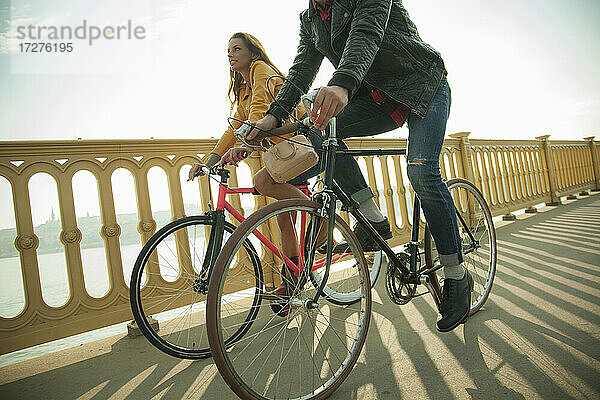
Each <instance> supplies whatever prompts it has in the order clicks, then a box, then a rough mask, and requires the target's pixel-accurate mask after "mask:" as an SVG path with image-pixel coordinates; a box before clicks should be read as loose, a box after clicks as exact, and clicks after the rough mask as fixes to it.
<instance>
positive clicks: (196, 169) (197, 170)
mask: <svg viewBox="0 0 600 400" xmlns="http://www.w3.org/2000/svg"><path fill="white" fill-rule="evenodd" d="M220 159H221V157H220V156H219V155H218V154H215V153H210V154H209V155H208V158H206V160H205V162H204V163H203V164H201V163H195V164H192V168H190V172H189V173H188V181H193V180H194V178H195V177H197V176H203V175H204V171H202V167H206V168H208V169H210V168H212V167H214V166H215V164H216V163H218V162H219V160H220Z"/></svg>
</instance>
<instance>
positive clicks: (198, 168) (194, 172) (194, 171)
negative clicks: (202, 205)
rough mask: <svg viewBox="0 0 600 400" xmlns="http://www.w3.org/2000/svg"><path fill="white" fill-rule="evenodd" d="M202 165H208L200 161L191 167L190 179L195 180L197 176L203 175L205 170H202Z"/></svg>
mask: <svg viewBox="0 0 600 400" xmlns="http://www.w3.org/2000/svg"><path fill="white" fill-rule="evenodd" d="M202 167H206V165H204V164H199V163H195V164H192V168H190V172H189V173H188V181H193V180H194V178H195V177H197V176H203V175H204V171H202Z"/></svg>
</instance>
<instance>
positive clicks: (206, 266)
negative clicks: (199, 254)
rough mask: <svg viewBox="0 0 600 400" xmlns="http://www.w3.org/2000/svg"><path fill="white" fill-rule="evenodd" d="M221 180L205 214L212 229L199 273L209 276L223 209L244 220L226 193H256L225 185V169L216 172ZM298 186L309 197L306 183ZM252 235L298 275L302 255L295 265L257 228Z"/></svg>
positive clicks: (218, 242)
mask: <svg viewBox="0 0 600 400" xmlns="http://www.w3.org/2000/svg"><path fill="white" fill-rule="evenodd" d="M217 174H218V175H219V176H220V177H221V180H220V182H219V193H218V197H217V205H216V207H215V209H214V210H211V211H208V212H207V213H206V215H208V216H209V217H210V218H211V219H212V220H213V221H214V229H212V230H211V232H210V236H209V240H208V246H207V253H206V256H205V257H204V263H203V265H202V271H203V273H202V274H201V275H204V274H206V275H207V276H210V273H211V271H212V267H213V266H214V264H215V261H216V259H217V256H218V255H219V252H220V250H221V247H222V244H223V232H224V231H225V211H227V212H228V213H229V214H231V216H232V217H233V218H235V219H236V220H237V221H238V222H242V221H244V219H245V218H244V216H243V215H242V214H241V213H240V212H239V211H238V210H237V209H236V208H235V207H234V206H233V205H231V204H230V203H229V202H228V201H227V195H228V194H258V192H257V191H256V189H255V188H254V187H242V188H230V187H229V186H227V180H228V179H229V174H230V173H229V171H228V170H226V169H220V170H219V171H218V173H217ZM298 188H299V189H300V190H301V191H302V192H303V193H304V194H305V195H307V196H309V197H310V195H311V192H310V190H309V189H308V185H298ZM305 229H306V215H305V214H303V215H302V216H301V231H302V232H304V231H305ZM254 235H255V236H256V238H257V239H258V240H259V241H260V242H261V243H262V244H263V245H265V246H266V247H267V248H268V249H269V250H271V251H272V253H273V254H275V255H276V256H277V257H278V258H279V259H281V260H282V261H283V262H284V263H285V264H286V265H287V266H288V267H289V268H291V269H292V270H293V271H295V273H296V274H297V275H300V272H301V271H300V267H299V265H303V255H301V256H300V260H299V262H298V264H299V265H296V264H295V263H294V262H292V260H290V259H289V257H287V256H286V255H285V254H283V253H281V251H280V250H279V249H278V248H277V246H276V245H275V244H273V242H271V241H270V240H269V239H268V238H267V237H265V236H264V235H263V234H262V233H261V232H259V231H258V230H254ZM300 240H301V243H300V248H303V246H304V235H302V236H301V238H300ZM341 257H344V256H343V255H342V256H339V257H338V258H336V259H339V258H341ZM324 264H325V261H324V260H320V261H319V262H317V263H314V264H313V266H312V269H311V270H315V269H318V268H321V267H322V266H323V265H324Z"/></svg>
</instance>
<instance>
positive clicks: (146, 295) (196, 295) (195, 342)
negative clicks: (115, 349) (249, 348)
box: [129, 215, 262, 359]
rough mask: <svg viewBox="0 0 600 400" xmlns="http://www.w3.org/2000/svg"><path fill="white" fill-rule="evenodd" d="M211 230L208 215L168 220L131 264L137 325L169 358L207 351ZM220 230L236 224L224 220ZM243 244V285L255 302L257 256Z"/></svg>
mask: <svg viewBox="0 0 600 400" xmlns="http://www.w3.org/2000/svg"><path fill="white" fill-rule="evenodd" d="M212 229H214V221H213V219H212V218H210V217H209V216H207V215H197V216H191V217H185V218H181V219H178V220H176V221H173V222H171V223H169V224H167V225H166V226H164V227H163V228H161V229H160V230H159V231H157V232H156V233H155V234H154V235H152V237H151V238H150V240H148V242H147V243H146V244H145V245H144V247H143V248H142V250H141V251H140V254H139V255H138V257H137V260H136V262H135V266H134V268H133V272H132V275H131V282H130V288H129V289H130V303H131V311H132V313H133V316H134V318H135V321H136V324H137V325H138V327H139V329H140V331H141V332H142V334H143V335H144V336H145V337H146V338H147V339H148V341H149V342H150V343H152V344H153V345H154V346H155V347H156V348H157V349H159V350H161V351H162V352H164V353H166V354H169V355H171V356H174V357H178V358H184V359H201V358H207V357H210V355H211V354H210V348H209V343H208V336H207V334H206V319H205V311H206V292H207V290H208V278H209V275H208V270H207V268H208V266H207V265H205V264H204V261H205V256H206V254H207V247H208V246H207V244H208V238H209V237H210V232H211V230H212ZM224 229H225V231H224V233H223V237H224V239H226V238H228V237H229V236H230V235H231V233H232V232H233V231H234V230H235V226H234V225H232V224H230V223H228V222H226V223H225V227H224ZM242 247H243V248H244V249H245V250H246V254H247V255H248V262H249V265H250V266H251V267H250V268H251V271H252V274H249V275H248V277H247V279H248V282H247V283H246V284H245V287H246V286H247V287H251V288H252V289H251V291H252V292H253V293H254V295H255V296H254V297H253V299H254V302H255V303H256V304H258V303H260V296H259V294H260V293H261V290H262V270H261V268H260V260H259V259H258V256H257V255H256V251H255V250H254V249H253V248H252V245H251V244H250V243H249V242H244V243H243V246H242ZM253 319H254V315H253V314H252V313H249V314H247V315H246V316H245V323H243V324H240V326H239V327H238V329H236V330H235V331H232V332H231V334H230V335H229V336H228V337H227V338H226V339H227V340H228V341H234V340H237V339H238V338H239V337H241V336H243V334H244V333H245V331H246V330H247V329H248V325H249V324H251V321H252V320H253ZM156 325H158V326H156ZM156 328H158V329H156Z"/></svg>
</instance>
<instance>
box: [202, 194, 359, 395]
mask: <svg viewBox="0 0 600 400" xmlns="http://www.w3.org/2000/svg"><path fill="white" fill-rule="evenodd" d="M320 208H321V206H320V205H319V204H318V203H315V202H312V201H309V200H299V199H292V200H282V201H278V202H276V203H273V204H270V205H268V206H267V207H265V208H263V209H261V210H259V211H257V212H256V213H254V214H252V215H251V216H250V217H248V219H246V220H245V221H244V222H243V223H242V224H241V225H240V226H239V227H238V229H237V230H236V231H235V232H234V233H233V235H232V236H231V238H229V240H228V241H227V242H226V243H225V245H224V246H223V250H222V251H221V253H220V255H219V257H218V259H217V262H216V264H215V270H214V275H213V277H212V279H211V281H210V284H209V290H208V300H207V327H208V336H209V341H210V347H211V350H212V353H213V357H214V360H215V364H216V365H217V367H218V369H219V372H220V373H221V375H222V376H223V378H224V379H225V381H226V382H227V384H228V385H229V387H230V388H231V389H232V390H233V391H234V392H235V393H236V394H237V395H238V396H239V397H240V398H242V399H281V398H285V399H324V398H326V397H327V396H329V395H330V394H331V393H332V392H333V391H334V390H335V389H336V388H337V387H338V386H339V385H341V383H342V382H343V381H344V379H345V378H346V376H347V375H348V374H349V373H350V371H351V370H352V368H353V366H354V364H355V363H356V360H357V359H358V356H359V353H360V351H361V349H362V346H363V344H364V341H365V338H366V335H367V329H368V326H369V321H370V313H371V291H370V282H369V272H368V269H367V267H366V261H365V259H364V256H363V255H362V252H361V249H360V245H359V244H358V241H357V239H356V237H355V236H354V234H353V233H352V231H351V229H350V228H349V227H348V226H347V224H345V223H344V222H343V221H342V222H341V223H340V224H339V225H338V224H337V223H336V230H338V229H339V232H340V233H339V234H340V235H342V236H343V239H344V240H346V241H347V242H348V243H349V244H350V248H351V250H352V253H351V254H352V257H351V259H352V260H351V261H350V262H347V263H346V268H348V269H352V270H353V271H354V272H353V273H352V274H342V275H338V274H337V272H336V271H334V269H335V267H334V266H332V267H331V274H330V278H329V279H331V280H332V282H333V281H335V280H336V279H340V276H351V277H352V278H351V279H353V278H356V279H353V281H354V282H355V283H354V284H355V285H356V287H357V288H358V290H359V293H360V299H359V301H357V302H354V303H353V304H347V305H336V304H332V303H331V302H328V301H326V300H324V299H323V297H321V298H320V299H319V301H318V304H316V305H315V307H311V305H310V299H312V298H314V296H315V293H316V289H315V287H313V286H312V285H311V284H310V282H309V280H308V277H307V273H308V271H307V270H303V272H302V274H301V275H300V284H299V286H298V287H296V288H295V290H293V293H291V295H290V296H286V297H285V298H283V297H282V298H281V299H280V300H279V303H280V305H281V307H282V308H283V309H285V310H287V312H286V313H275V312H273V311H272V310H271V307H268V306H267V305H266V304H265V302H263V307H260V311H259V312H258V313H257V314H256V319H255V320H254V321H253V324H252V326H251V328H250V330H249V331H248V332H247V333H246V335H245V336H244V337H243V338H242V339H241V340H239V341H237V342H236V343H234V344H233V345H229V344H228V343H226V342H225V340H224V338H225V337H226V336H227V332H229V331H230V330H231V329H236V327H237V326H238V324H239V316H238V315H236V314H232V313H231V308H229V307H226V306H227V305H229V304H231V303H232V302H233V303H235V304H236V305H237V310H238V311H240V312H241V314H242V315H245V314H247V313H248V312H247V308H249V307H252V305H251V304H250V302H248V301H247V300H246V299H244V297H243V296H240V295H237V294H236V293H231V292H230V290H229V289H228V288H227V285H226V282H227V281H228V280H229V279H228V277H229V276H230V275H235V274H237V270H238V266H237V261H236V260H237V259H238V253H239V251H240V250H241V246H240V243H241V242H243V241H245V240H250V241H252V242H255V241H256V240H257V239H256V238H255V237H254V235H255V233H256V232H259V233H260V234H262V235H265V236H266V237H267V238H268V239H269V240H270V241H271V242H272V243H273V244H274V245H275V247H274V248H267V247H265V246H264V245H263V246H262V247H258V246H257V248H260V249H261V264H262V266H263V269H264V270H265V271H264V273H265V276H268V274H271V273H272V274H275V275H277V276H278V274H279V270H280V265H281V264H282V261H281V260H280V259H279V257H278V256H277V255H276V254H281V238H280V232H279V229H278V224H277V217H278V216H280V217H281V218H283V217H285V216H286V215H290V216H292V215H293V216H295V221H294V222H293V226H294V234H295V235H296V239H297V240H298V243H302V240H303V236H304V230H305V227H306V226H307V222H308V221H310V220H311V219H317V218H320V216H319V212H320ZM286 240H290V239H289V238H288V239H286ZM299 246H301V244H299ZM342 262H345V261H342V260H338V262H337V263H342ZM337 263H335V264H337ZM323 267H324V266H323ZM281 315H284V316H281Z"/></svg>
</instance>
